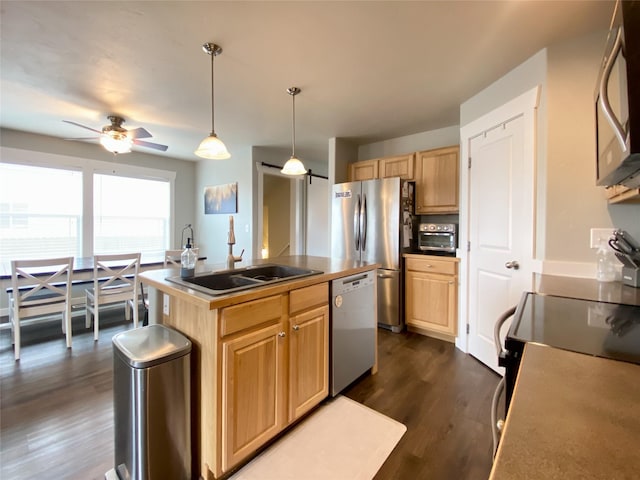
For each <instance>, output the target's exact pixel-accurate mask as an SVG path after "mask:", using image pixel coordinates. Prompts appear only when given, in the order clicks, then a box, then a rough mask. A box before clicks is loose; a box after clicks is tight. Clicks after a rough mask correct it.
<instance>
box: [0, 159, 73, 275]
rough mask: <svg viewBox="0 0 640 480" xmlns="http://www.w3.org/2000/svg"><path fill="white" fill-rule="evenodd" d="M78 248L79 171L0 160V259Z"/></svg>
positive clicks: (63, 253)
mask: <svg viewBox="0 0 640 480" xmlns="http://www.w3.org/2000/svg"><path fill="white" fill-rule="evenodd" d="M81 250H82V172H80V171H74V170H66V169H58V168H43V167H34V166H27V165H16V164H10V163H0V260H1V261H2V262H8V261H10V260H12V259H18V258H19V259H36V258H44V257H64V256H70V255H73V256H81Z"/></svg>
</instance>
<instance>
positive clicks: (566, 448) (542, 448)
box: [490, 343, 640, 480]
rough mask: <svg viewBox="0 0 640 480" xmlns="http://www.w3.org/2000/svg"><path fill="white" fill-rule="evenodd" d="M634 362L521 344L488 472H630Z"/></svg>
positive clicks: (638, 404)
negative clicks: (517, 369) (509, 398)
mask: <svg viewBox="0 0 640 480" xmlns="http://www.w3.org/2000/svg"><path fill="white" fill-rule="evenodd" d="M639 412H640V365H635V364H632V363H625V362H619V361H615V360H609V359H604V358H598V357H592V356H589V355H584V354H580V353H574V352H569V351H565V350H559V349H556V348H552V347H547V346H543V345H538V344H531V343H528V344H527V345H526V346H525V350H524V355H523V358H522V364H521V366H520V372H519V374H518V380H517V382H516V387H515V390H514V396H513V400H512V403H511V406H510V408H509V414H508V416H507V420H506V424H505V429H504V431H503V435H502V439H501V441H500V446H499V448H498V452H497V455H496V461H495V463H494V465H493V469H492V471H491V476H490V480H507V479H508V480H516V479H524V478H526V479H528V480H536V479H541V480H542V479H544V480H549V479H563V480H565V479H581V480H591V479H593V480H595V479H599V480H604V479H607V480H610V479H635V478H638V474H639V472H640V455H638V449H639V448H640V447H639V446H640V413H639Z"/></svg>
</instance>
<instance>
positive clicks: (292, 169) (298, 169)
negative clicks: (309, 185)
mask: <svg viewBox="0 0 640 480" xmlns="http://www.w3.org/2000/svg"><path fill="white" fill-rule="evenodd" d="M300 91H301V90H300V89H299V88H298V87H289V88H287V93H288V94H289V95H291V100H292V105H293V115H292V129H291V131H292V138H291V145H292V148H291V158H290V159H289V160H287V163H285V164H284V167H282V170H280V172H282V173H284V174H285V175H304V174H305V173H307V169H306V168H304V165H303V164H302V162H301V161H300V160H299V159H298V157H296V95H298V94H299V93H300Z"/></svg>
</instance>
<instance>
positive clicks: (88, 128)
mask: <svg viewBox="0 0 640 480" xmlns="http://www.w3.org/2000/svg"><path fill="white" fill-rule="evenodd" d="M62 121H63V122H65V123H70V124H71V125H75V126H76V127H80V128H86V129H87V130H91V131H92V132H96V133H102V132H101V131H100V130H96V129H95V128H91V127H87V126H86V125H81V124H79V123H76V122H72V121H71V120H62Z"/></svg>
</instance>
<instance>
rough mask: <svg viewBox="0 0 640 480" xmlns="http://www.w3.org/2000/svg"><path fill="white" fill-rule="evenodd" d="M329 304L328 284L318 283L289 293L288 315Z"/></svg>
mask: <svg viewBox="0 0 640 480" xmlns="http://www.w3.org/2000/svg"><path fill="white" fill-rule="evenodd" d="M328 302H329V284H328V283H319V284H318V285H311V286H310V287H305V288H299V289H297V290H291V292H289V313H295V312H300V311H302V310H306V309H308V308H311V307H315V306H318V305H326V304H327V303H328Z"/></svg>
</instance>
